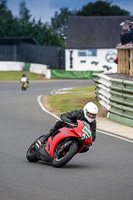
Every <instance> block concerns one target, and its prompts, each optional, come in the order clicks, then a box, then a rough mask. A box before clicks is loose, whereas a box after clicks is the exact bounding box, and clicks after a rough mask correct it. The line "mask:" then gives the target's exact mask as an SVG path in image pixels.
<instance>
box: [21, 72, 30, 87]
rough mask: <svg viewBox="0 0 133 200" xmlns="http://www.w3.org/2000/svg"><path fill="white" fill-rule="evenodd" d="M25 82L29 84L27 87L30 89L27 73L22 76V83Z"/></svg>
mask: <svg viewBox="0 0 133 200" xmlns="http://www.w3.org/2000/svg"><path fill="white" fill-rule="evenodd" d="M23 80H25V82H27V87H29V79H28V77H27V76H26V73H25V72H24V73H23V74H22V76H21V80H20V82H21V83H22V82H23Z"/></svg>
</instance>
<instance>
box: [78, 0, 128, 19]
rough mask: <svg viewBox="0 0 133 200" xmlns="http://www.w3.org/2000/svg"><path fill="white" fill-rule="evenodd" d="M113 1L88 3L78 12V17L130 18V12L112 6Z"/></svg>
mask: <svg viewBox="0 0 133 200" xmlns="http://www.w3.org/2000/svg"><path fill="white" fill-rule="evenodd" d="M111 4H112V1H108V0H107V1H101V0H99V1H96V2H95V3H92V2H91V3H88V4H87V5H85V6H83V7H82V9H80V10H79V11H77V14H76V15H77V16H123V15H125V16H129V12H128V11H126V10H123V9H121V8H120V7H118V6H115V5H114V6H111Z"/></svg>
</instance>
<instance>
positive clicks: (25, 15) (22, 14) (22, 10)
mask: <svg viewBox="0 0 133 200" xmlns="http://www.w3.org/2000/svg"><path fill="white" fill-rule="evenodd" d="M31 16H32V15H31V14H30V10H29V9H28V8H27V7H26V3H25V1H24V0H23V1H22V2H21V3H20V4H19V19H20V20H21V21H22V22H23V23H26V22H29V21H30V18H31Z"/></svg>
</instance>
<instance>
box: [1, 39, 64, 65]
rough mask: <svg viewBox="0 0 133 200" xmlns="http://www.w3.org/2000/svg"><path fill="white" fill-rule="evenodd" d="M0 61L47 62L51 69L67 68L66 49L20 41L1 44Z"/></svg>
mask: <svg viewBox="0 0 133 200" xmlns="http://www.w3.org/2000/svg"><path fill="white" fill-rule="evenodd" d="M0 61H20V62H27V63H38V64H45V65H48V66H49V67H50V69H65V51H64V50H62V49H60V48H59V47H56V46H40V45H34V44H26V43H20V44H19V45H0Z"/></svg>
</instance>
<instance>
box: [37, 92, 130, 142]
mask: <svg viewBox="0 0 133 200" xmlns="http://www.w3.org/2000/svg"><path fill="white" fill-rule="evenodd" d="M42 97H43V95H40V96H38V97H37V102H38V104H39V105H40V107H41V108H42V110H43V111H45V112H46V113H48V114H50V115H52V116H53V117H55V118H56V119H58V120H60V118H59V117H58V116H57V115H55V114H53V113H51V112H49V111H48V110H47V109H46V108H45V107H44V105H43V104H42V102H41V98H42ZM97 131H98V132H99V133H102V134H104V135H108V136H111V137H115V138H118V139H120V140H124V141H126V142H130V143H133V140H130V139H126V138H124V137H121V136H117V135H114V134H111V133H108V132H104V131H101V130H97Z"/></svg>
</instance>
